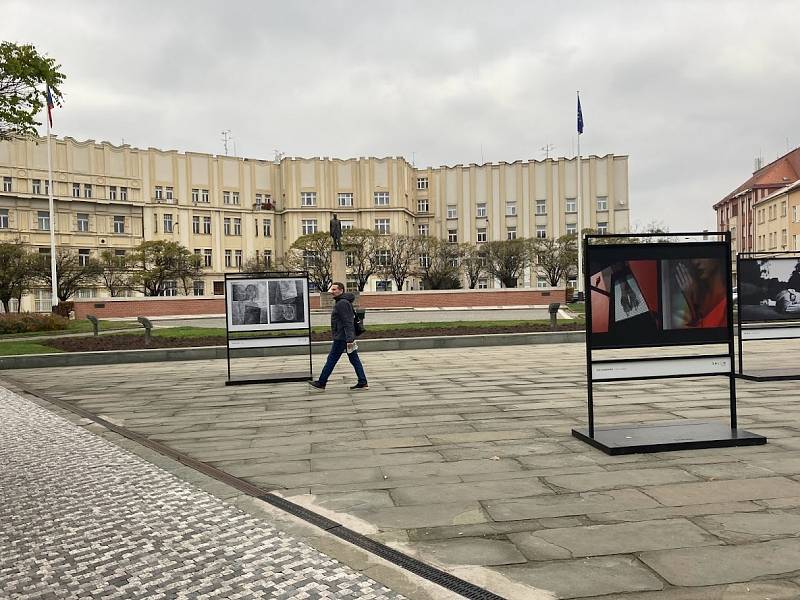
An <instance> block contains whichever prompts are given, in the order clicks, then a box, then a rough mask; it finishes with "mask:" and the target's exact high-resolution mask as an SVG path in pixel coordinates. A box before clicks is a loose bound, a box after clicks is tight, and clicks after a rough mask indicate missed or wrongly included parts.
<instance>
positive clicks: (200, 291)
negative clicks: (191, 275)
mask: <svg viewBox="0 0 800 600" xmlns="http://www.w3.org/2000/svg"><path fill="white" fill-rule="evenodd" d="M192 293H193V294H194V295H195V296H205V294H206V282H205V281H203V280H202V279H195V280H194V283H193V284H192Z"/></svg>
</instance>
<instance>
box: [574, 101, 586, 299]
mask: <svg viewBox="0 0 800 600" xmlns="http://www.w3.org/2000/svg"><path fill="white" fill-rule="evenodd" d="M575 93H576V94H577V96H578V110H579V111H580V105H581V93H580V91H578V92H575ZM579 114H580V113H579ZM581 116H582V115H581ZM580 129H583V127H581V128H580ZM581 133H582V131H580V130H579V131H578V191H577V193H576V194H575V196H576V198H575V202H576V203H577V209H578V280H577V281H576V282H575V285H576V287H577V290H578V292H583V291H584V289H583V210H582V209H583V199H582V198H581Z"/></svg>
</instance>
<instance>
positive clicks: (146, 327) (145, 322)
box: [136, 317, 153, 346]
mask: <svg viewBox="0 0 800 600" xmlns="http://www.w3.org/2000/svg"><path fill="white" fill-rule="evenodd" d="M136 320H137V321H139V323H141V324H142V327H144V345H145V346H149V345H150V330H151V329H152V328H153V324H152V323H151V322H150V319H148V318H147V317H136Z"/></svg>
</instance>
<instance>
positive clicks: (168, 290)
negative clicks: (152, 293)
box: [161, 279, 178, 296]
mask: <svg viewBox="0 0 800 600" xmlns="http://www.w3.org/2000/svg"><path fill="white" fill-rule="evenodd" d="M161 295H162V296H177V295H178V282H177V281H175V280H174V279H168V280H167V281H165V282H164V290H163V291H162V292H161Z"/></svg>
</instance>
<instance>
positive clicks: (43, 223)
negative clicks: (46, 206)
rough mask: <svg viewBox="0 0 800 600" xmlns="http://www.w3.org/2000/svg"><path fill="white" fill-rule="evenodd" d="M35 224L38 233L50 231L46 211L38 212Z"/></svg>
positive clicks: (48, 215)
mask: <svg viewBox="0 0 800 600" xmlns="http://www.w3.org/2000/svg"><path fill="white" fill-rule="evenodd" d="M36 220H37V222H38V225H39V230H40V231H50V213H49V212H47V211H46V210H40V211H39V212H38V216H37V219H36Z"/></svg>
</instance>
